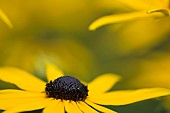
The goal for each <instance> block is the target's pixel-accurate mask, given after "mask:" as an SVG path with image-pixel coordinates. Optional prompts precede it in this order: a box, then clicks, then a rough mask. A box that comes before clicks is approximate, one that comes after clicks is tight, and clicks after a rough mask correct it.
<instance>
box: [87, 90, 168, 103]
mask: <svg viewBox="0 0 170 113" xmlns="http://www.w3.org/2000/svg"><path fill="white" fill-rule="evenodd" d="M169 94H170V90H168V89H165V88H145V89H138V90H124V91H113V92H110V93H105V94H102V95H98V96H97V95H90V96H89V97H88V100H90V101H91V102H94V103H97V104H102V105H126V104H131V103H134V102H138V101H142V100H147V99H151V98H156V97H161V96H167V95H169Z"/></svg>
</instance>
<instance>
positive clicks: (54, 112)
mask: <svg viewBox="0 0 170 113" xmlns="http://www.w3.org/2000/svg"><path fill="white" fill-rule="evenodd" d="M43 113H65V111H64V103H63V102H62V101H61V100H59V99H58V100H53V101H52V102H51V103H50V104H49V105H47V107H46V108H45V109H44V110H43Z"/></svg>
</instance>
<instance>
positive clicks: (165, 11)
mask: <svg viewBox="0 0 170 113" xmlns="http://www.w3.org/2000/svg"><path fill="white" fill-rule="evenodd" d="M154 12H160V13H162V14H164V15H165V16H169V13H170V12H169V10H168V9H151V10H148V11H147V13H148V14H149V13H154Z"/></svg>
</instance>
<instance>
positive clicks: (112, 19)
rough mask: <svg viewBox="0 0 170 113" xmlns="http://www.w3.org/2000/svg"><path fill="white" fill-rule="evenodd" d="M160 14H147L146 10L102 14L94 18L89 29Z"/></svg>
mask: <svg viewBox="0 0 170 113" xmlns="http://www.w3.org/2000/svg"><path fill="white" fill-rule="evenodd" d="M154 15H158V16H162V15H161V14H160V13H158V12H157V13H156V12H155V13H153V14H147V12H146V11H139V12H131V13H123V14H115V15H110V16H104V17H101V18H99V19H97V20H95V21H94V22H93V23H92V24H91V25H90V26H89V30H95V29H97V28H99V27H101V26H103V25H107V24H113V23H118V22H123V21H129V20H133V19H137V18H143V17H149V16H154Z"/></svg>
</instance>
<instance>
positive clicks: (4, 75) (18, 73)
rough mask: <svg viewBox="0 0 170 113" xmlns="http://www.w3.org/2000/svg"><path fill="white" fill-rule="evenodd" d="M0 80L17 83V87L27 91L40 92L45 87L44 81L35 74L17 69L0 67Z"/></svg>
mask: <svg viewBox="0 0 170 113" xmlns="http://www.w3.org/2000/svg"><path fill="white" fill-rule="evenodd" d="M0 80H2V81H5V82H9V83H12V84H15V85H17V86H18V87H19V88H21V89H24V90H29V91H37V92H42V91H44V88H45V84H46V83H45V82H44V81H42V80H40V79H38V78H36V77H35V76H33V75H31V74H29V73H27V72H25V71H23V70H20V69H17V68H10V67H6V68H0Z"/></svg>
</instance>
